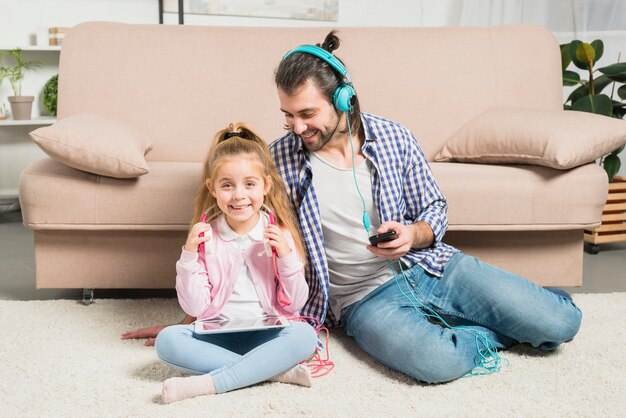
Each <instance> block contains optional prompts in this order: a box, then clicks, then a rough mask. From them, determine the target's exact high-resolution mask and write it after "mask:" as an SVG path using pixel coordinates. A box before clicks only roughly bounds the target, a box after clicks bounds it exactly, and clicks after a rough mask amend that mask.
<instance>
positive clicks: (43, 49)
mask: <svg viewBox="0 0 626 418" xmlns="http://www.w3.org/2000/svg"><path fill="white" fill-rule="evenodd" d="M15 48H16V47H14V46H7V45H0V51H10V50H12V49H15ZM19 48H21V49H22V51H39V52H53V51H61V47H60V46H36V45H27V46H20V47H19Z"/></svg>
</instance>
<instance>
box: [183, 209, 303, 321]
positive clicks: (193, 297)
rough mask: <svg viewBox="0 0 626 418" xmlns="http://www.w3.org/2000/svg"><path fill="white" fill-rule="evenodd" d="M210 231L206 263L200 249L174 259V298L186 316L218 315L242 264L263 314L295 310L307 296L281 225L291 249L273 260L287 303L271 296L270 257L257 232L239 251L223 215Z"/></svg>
mask: <svg viewBox="0 0 626 418" xmlns="http://www.w3.org/2000/svg"><path fill="white" fill-rule="evenodd" d="M212 230H213V238H212V241H213V250H212V253H211V254H207V255H206V264H205V254H204V253H203V252H202V251H198V252H197V253H190V252H188V251H185V250H184V249H183V250H182V254H181V255H180V259H179V260H178V262H177V263H176V291H177V293H178V301H179V303H180V306H181V307H182V308H183V310H184V311H185V312H186V313H187V314H188V315H191V316H194V317H197V318H198V319H207V318H214V317H216V316H218V315H219V314H220V312H221V311H222V309H223V307H224V305H225V304H226V302H227V301H228V299H229V298H230V295H231V294H232V292H233V288H234V286H235V279H236V278H237V277H239V273H240V272H241V267H242V266H243V264H244V263H245V264H246V266H247V267H248V271H249V273H250V277H251V278H252V282H253V283H254V287H255V288H256V292H257V295H258V296H259V300H260V302H261V306H262V307H263V309H264V310H265V312H266V313H267V314H268V315H297V314H298V312H299V311H300V309H301V308H302V307H303V306H304V303H305V302H306V300H307V297H308V293H309V287H308V286H307V284H306V281H305V279H304V267H303V264H302V262H301V261H300V258H299V256H298V253H297V251H296V250H295V248H294V241H293V238H292V237H291V234H289V232H288V231H285V230H283V233H284V234H285V238H286V239H287V242H288V243H289V246H290V247H291V252H290V253H289V255H287V256H285V257H283V258H277V260H276V261H277V266H278V273H279V275H280V280H281V283H282V285H283V289H284V291H285V296H286V298H287V300H288V301H289V302H291V303H290V304H289V305H287V306H281V305H280V304H279V302H278V300H277V298H276V292H277V283H278V282H277V281H276V278H275V273H274V267H273V265H272V257H268V256H267V255H265V251H264V246H263V237H262V236H252V237H251V238H252V242H251V243H250V244H249V245H248V248H247V250H246V251H245V252H242V251H241V249H240V248H239V246H238V245H237V243H236V242H235V241H234V238H235V237H236V234H235V233H234V232H233V231H232V230H231V229H230V228H229V227H228V224H227V223H226V221H225V220H224V218H223V216H222V217H220V218H219V219H218V220H217V221H215V222H213V225H212ZM250 235H253V234H250ZM250 235H249V236H250ZM257 235H258V234H257ZM259 253H263V254H262V255H259Z"/></svg>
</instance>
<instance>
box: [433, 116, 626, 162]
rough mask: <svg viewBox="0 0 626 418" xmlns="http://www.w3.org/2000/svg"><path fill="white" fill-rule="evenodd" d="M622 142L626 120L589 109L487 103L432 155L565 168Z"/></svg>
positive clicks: (439, 157) (589, 159) (456, 159)
mask: <svg viewBox="0 0 626 418" xmlns="http://www.w3.org/2000/svg"><path fill="white" fill-rule="evenodd" d="M625 142H626V122H624V121H622V120H619V119H615V118H609V117H606V116H601V115H595V114H593V113H587V112H576V111H563V110H536V109H520V108H512V107H509V108H491V109H488V110H486V111H485V112H483V113H481V114H480V115H478V116H476V117H475V118H473V119H471V120H470V121H469V122H467V123H466V124H465V125H464V126H463V127H462V128H461V129H459V130H458V131H457V132H456V133H454V134H453V135H452V136H451V137H450V138H449V139H448V141H447V142H446V144H445V145H444V147H443V149H442V150H441V151H440V152H439V153H438V154H437V155H436V156H435V161H459V162H477V163H505V164H535V165H542V166H546V167H552V168H557V169H568V168H572V167H577V166H579V165H582V164H586V163H589V162H591V161H595V160H596V159H598V158H600V157H602V156H604V155H606V154H608V153H610V152H611V151H613V150H614V149H616V148H618V147H619V146H621V145H622V144H624V143H625Z"/></svg>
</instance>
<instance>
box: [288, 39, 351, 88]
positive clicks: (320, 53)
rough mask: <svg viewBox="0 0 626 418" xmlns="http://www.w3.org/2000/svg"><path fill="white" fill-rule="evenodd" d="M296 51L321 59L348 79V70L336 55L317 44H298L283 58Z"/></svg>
mask: <svg viewBox="0 0 626 418" xmlns="http://www.w3.org/2000/svg"><path fill="white" fill-rule="evenodd" d="M296 52H303V53H305V54H310V55H314V56H316V57H318V58H320V59H322V60H323V61H325V62H326V63H327V64H328V65H330V66H331V67H333V68H334V69H335V70H336V71H337V72H338V73H339V74H341V75H342V76H343V77H345V78H346V79H348V80H349V79H350V74H349V73H348V70H347V69H346V67H345V65H343V64H342V63H341V61H339V60H338V59H337V57H336V56H334V55H333V54H331V53H330V52H328V51H326V50H325V49H324V48H320V47H319V46H315V45H300V46H299V47H297V48H295V49H292V50H291V51H289V52H287V53H286V54H285V55H283V59H285V58H287V57H288V56H290V55H293V54H295V53H296Z"/></svg>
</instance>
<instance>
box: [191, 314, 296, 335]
mask: <svg viewBox="0 0 626 418" xmlns="http://www.w3.org/2000/svg"><path fill="white" fill-rule="evenodd" d="M290 325H291V322H290V321H289V320H288V319H287V318H285V317H284V316H261V317H256V318H233V319H224V318H214V319H203V320H199V321H196V322H194V332H195V333H196V334H211V333H213V334H217V333H224V332H242V331H260V330H265V329H272V328H284V327H288V326H290Z"/></svg>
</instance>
